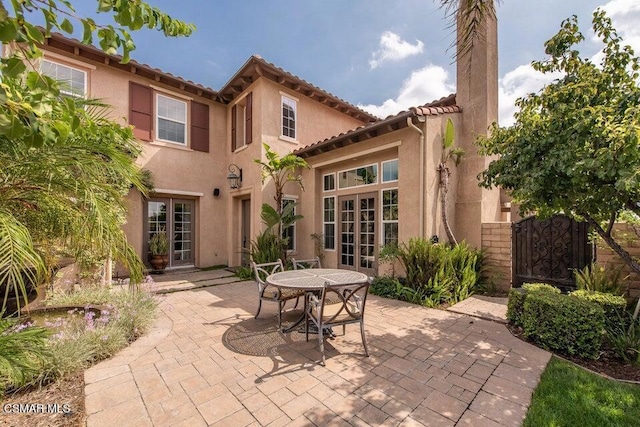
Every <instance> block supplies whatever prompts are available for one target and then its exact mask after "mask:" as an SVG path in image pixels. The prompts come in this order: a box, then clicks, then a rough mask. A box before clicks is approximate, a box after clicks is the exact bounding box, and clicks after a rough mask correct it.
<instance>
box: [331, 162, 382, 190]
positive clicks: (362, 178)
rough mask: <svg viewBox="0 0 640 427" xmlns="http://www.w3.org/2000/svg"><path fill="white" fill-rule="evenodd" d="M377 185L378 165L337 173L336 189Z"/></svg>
mask: <svg viewBox="0 0 640 427" xmlns="http://www.w3.org/2000/svg"><path fill="white" fill-rule="evenodd" d="M377 183H378V165H377V164H374V165H370V166H363V167H359V168H355V169H351V170H348V171H342V172H338V188H350V187H359V186H361V185H369V184H377Z"/></svg>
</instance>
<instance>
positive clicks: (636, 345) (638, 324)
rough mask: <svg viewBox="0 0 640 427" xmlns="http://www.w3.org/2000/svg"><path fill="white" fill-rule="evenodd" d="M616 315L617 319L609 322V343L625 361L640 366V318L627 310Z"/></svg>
mask: <svg viewBox="0 0 640 427" xmlns="http://www.w3.org/2000/svg"><path fill="white" fill-rule="evenodd" d="M616 316H617V317H616V318H615V319H614V320H615V321H610V322H607V326H606V328H607V341H608V344H609V346H610V347H611V349H612V350H613V351H614V352H615V354H616V355H617V356H618V357H620V358H621V359H623V360H624V361H625V362H632V363H634V364H636V365H638V366H640V319H634V318H633V316H632V315H631V313H628V312H626V311H625V312H621V313H616Z"/></svg>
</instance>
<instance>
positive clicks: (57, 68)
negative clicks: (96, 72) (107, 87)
mask: <svg viewBox="0 0 640 427" xmlns="http://www.w3.org/2000/svg"><path fill="white" fill-rule="evenodd" d="M40 72H41V73H42V74H44V75H45V76H48V77H51V78H52V79H54V80H57V81H58V82H59V83H60V92H61V93H62V94H63V95H67V96H77V97H82V96H85V95H86V93H87V73H86V72H85V71H82V70H78V69H77V68H72V67H69V66H67V65H62V64H58V63H57V62H52V61H49V60H46V59H43V60H42V63H41V64H40Z"/></svg>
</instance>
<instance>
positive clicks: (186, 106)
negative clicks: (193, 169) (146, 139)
mask: <svg viewBox="0 0 640 427" xmlns="http://www.w3.org/2000/svg"><path fill="white" fill-rule="evenodd" d="M160 97H163V98H166V99H169V100H171V101H175V102H181V103H183V104H184V122H180V121H178V120H175V119H172V118H169V117H161V116H160V114H159V113H158V105H159V102H158V99H159V98H160ZM155 101H156V102H155V108H154V110H155V111H154V113H155V116H156V120H155V122H156V129H155V133H156V135H155V139H156V140H157V141H162V142H167V143H169V144H176V145H179V146H182V147H187V146H188V142H189V135H188V134H189V126H188V119H189V117H188V116H189V103H188V102H187V101H185V100H184V99H180V98H177V97H174V96H170V95H167V94H164V93H160V92H156V99H155ZM160 119H163V120H167V121H170V122H174V123H182V124H184V143H182V142H178V141H171V140H170V139H162V138H160V136H158V133H159V132H158V129H160Z"/></svg>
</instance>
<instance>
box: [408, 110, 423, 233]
mask: <svg viewBox="0 0 640 427" xmlns="http://www.w3.org/2000/svg"><path fill="white" fill-rule="evenodd" d="M407 126H408V127H410V128H411V129H414V130H415V131H416V132H418V133H419V134H420V213H419V217H420V237H422V238H423V239H424V238H425V236H424V222H425V221H424V132H423V131H422V130H421V129H420V128H419V127H418V126H416V125H414V124H413V120H412V117H407Z"/></svg>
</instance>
